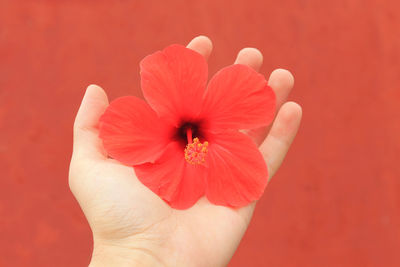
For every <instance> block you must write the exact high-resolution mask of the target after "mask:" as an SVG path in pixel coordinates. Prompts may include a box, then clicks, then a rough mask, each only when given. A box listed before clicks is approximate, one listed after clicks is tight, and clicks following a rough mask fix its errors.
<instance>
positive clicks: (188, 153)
mask: <svg viewBox="0 0 400 267" xmlns="http://www.w3.org/2000/svg"><path fill="white" fill-rule="evenodd" d="M207 147H208V142H207V141H205V142H204V143H200V141H199V138H197V137H196V138H193V143H191V144H187V145H186V148H185V159H186V161H187V162H189V163H190V164H202V163H204V162H205V157H206V155H207V151H208V149H207Z"/></svg>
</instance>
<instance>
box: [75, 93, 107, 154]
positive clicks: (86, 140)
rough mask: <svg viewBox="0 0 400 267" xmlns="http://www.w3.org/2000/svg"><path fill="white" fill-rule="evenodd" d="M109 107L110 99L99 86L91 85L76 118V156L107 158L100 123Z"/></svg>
mask: <svg viewBox="0 0 400 267" xmlns="http://www.w3.org/2000/svg"><path fill="white" fill-rule="evenodd" d="M107 107H108V98H107V95H106V93H105V92H104V90H103V89H102V88H101V87H99V86H97V85H89V86H88V88H87V89H86V93H85V95H84V97H83V100H82V103H81V106H80V108H79V110H78V114H77V115H76V118H75V123H74V145H73V151H74V155H77V154H78V155H84V156H86V157H92V158H106V153H105V151H104V149H103V145H102V143H101V140H100V138H99V130H98V123H99V119H100V116H101V115H102V114H103V113H104V111H105V110H106V108H107Z"/></svg>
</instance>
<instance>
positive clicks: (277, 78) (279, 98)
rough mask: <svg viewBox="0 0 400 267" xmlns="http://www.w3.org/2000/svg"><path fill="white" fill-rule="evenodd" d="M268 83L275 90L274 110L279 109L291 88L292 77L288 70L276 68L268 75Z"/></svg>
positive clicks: (292, 83)
mask: <svg viewBox="0 0 400 267" xmlns="http://www.w3.org/2000/svg"><path fill="white" fill-rule="evenodd" d="M268 85H269V86H270V87H271V88H272V89H273V90H274V92H275V95H276V110H279V108H280V107H281V106H282V104H283V103H284V102H285V101H286V98H287V97H288V95H289V93H290V91H291V90H292V88H293V85H294V77H293V75H292V74H291V73H290V71H288V70H284V69H276V70H274V71H273V72H272V73H271V75H270V76H269V79H268Z"/></svg>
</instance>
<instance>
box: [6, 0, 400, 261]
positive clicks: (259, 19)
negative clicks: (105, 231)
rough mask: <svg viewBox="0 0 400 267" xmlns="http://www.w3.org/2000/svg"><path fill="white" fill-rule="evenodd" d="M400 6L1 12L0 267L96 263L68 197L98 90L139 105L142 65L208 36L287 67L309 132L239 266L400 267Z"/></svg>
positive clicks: (293, 1) (269, 197) (218, 51)
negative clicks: (75, 139)
mask: <svg viewBox="0 0 400 267" xmlns="http://www.w3.org/2000/svg"><path fill="white" fill-rule="evenodd" d="M399 10H400V4H399V2H398V1H395V0H392V1H389V0H388V1H382V0H337V1H336V0H335V1H321V0H279V1H272V0H268V1H262V0H259V1H216V0H209V1H184V0H181V1H24V2H22V1H21V2H18V1H11V0H1V1H0V137H1V138H0V170H1V173H0V174H1V176H0V179H1V180H0V266H85V265H87V264H88V262H89V259H90V253H91V233H90V229H89V227H88V225H87V222H86V220H85V218H84V216H83V214H82V212H81V210H80V208H79V206H78V204H77V202H76V201H75V200H74V198H73V196H72V194H71V193H70V191H69V189H68V182H67V175H68V165H69V160H70V156H71V143H72V124H73V119H74V116H75V113H76V111H77V108H78V106H79V104H80V101H81V98H82V96H83V93H84V90H85V88H86V86H87V85H88V84H90V83H96V84H99V85H101V86H102V87H103V88H105V89H106V91H107V93H108V94H109V97H110V98H111V99H114V98H115V97H117V96H122V95H127V94H136V95H139V94H140V92H139V74H138V70H139V69H138V63H139V61H140V60H141V59H142V58H143V57H144V56H146V55H148V54H150V53H152V52H154V51H156V50H159V49H162V48H163V47H165V46H167V45H169V44H172V43H182V44H186V43H187V42H188V41H190V39H191V38H192V37H194V36H196V35H199V34H205V35H208V36H210V37H211V39H212V40H213V42H214V47H215V49H214V53H213V55H212V56H211V58H210V61H209V63H210V72H211V73H215V72H216V71H217V70H218V69H220V68H221V67H223V66H225V65H228V64H231V63H232V61H233V60H234V57H235V55H236V53H237V52H238V51H239V50H240V49H241V48H242V47H245V46H254V47H258V48H259V49H260V50H261V51H262V52H263V54H264V57H265V63H264V66H263V68H262V73H264V74H269V73H270V72H271V71H272V70H273V69H274V68H277V67H283V68H287V69H290V70H291V71H292V72H293V74H294V75H295V77H296V85H295V89H294V91H293V94H292V95H291V99H292V100H295V101H297V102H299V103H301V105H302V106H303V109H304V117H303V124H302V127H301V129H300V131H299V135H298V137H297V139H296V141H295V142H294V144H293V147H292V149H291V151H290V152H289V154H288V156H287V159H286V161H285V164H284V165H283V167H282V168H281V170H280V171H279V172H278V173H277V175H276V176H275V177H274V179H273V180H272V182H271V184H270V185H269V187H268V188H267V190H266V193H265V195H264V196H263V198H262V199H261V201H260V203H259V205H258V208H257V210H256V212H255V216H254V219H253V221H252V223H251V225H250V227H249V230H248V232H247V234H246V236H245V237H244V240H243V242H242V243H241V245H240V247H239V249H238V251H237V253H236V255H235V256H234V257H233V260H232V262H231V266H277V267H279V266H285V267H290V266H307V267H314V266H315V267H321V266H324V267H330V266H340V267H347V266H348V267H354V266H385V267H391V266H400V256H399V250H400V175H399V174H400V171H399V162H398V160H399V157H398V155H399V148H400V135H399V134H400V129H399V121H400V120H399V115H400V110H399V100H400V70H399V66H400V65H399V63H400V30H399V29H400V17H399V14H398V11H399Z"/></svg>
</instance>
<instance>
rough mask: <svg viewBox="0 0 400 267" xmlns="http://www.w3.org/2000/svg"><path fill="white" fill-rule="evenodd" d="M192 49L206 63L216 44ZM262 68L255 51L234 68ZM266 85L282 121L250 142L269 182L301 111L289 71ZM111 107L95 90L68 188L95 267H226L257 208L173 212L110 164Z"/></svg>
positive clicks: (244, 53) (77, 130) (196, 43)
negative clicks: (106, 120)
mask: <svg viewBox="0 0 400 267" xmlns="http://www.w3.org/2000/svg"><path fill="white" fill-rule="evenodd" d="M187 47H188V48H190V49H193V50H195V51H197V52H199V53H200V54H202V55H203V56H204V57H205V58H206V59H207V58H208V57H209V55H210V53H211V50H212V43H211V41H210V40H209V39H208V38H207V37H205V36H199V37H196V38H194V39H193V40H192V41H191V42H190V43H189V44H188V46H187ZM262 61H263V58H262V54H261V53H260V52H259V51H258V50H257V49H255V48H244V49H242V50H241V51H240V52H239V53H238V55H237V58H236V60H235V63H240V64H246V65H248V66H250V67H252V68H254V69H255V70H257V71H258V70H259V69H260V67H261V65H262ZM268 83H269V85H270V86H271V87H272V88H273V89H274V91H275V93H276V96H277V110H278V112H277V116H276V118H275V121H274V123H273V125H272V127H270V128H262V129H255V130H252V131H249V132H248V134H249V135H250V136H251V137H252V138H253V139H254V140H255V141H256V142H257V144H259V148H260V151H261V152H262V154H263V156H264V158H265V161H266V163H267V166H268V170H269V174H270V177H269V179H271V177H272V176H273V175H274V174H275V172H276V171H277V170H278V168H279V166H280V165H281V163H282V161H283V159H284V157H285V155H286V152H287V151H288V149H289V147H290V144H291V143H292V141H293V139H294V137H295V135H296V132H297V130H298V128H299V125H300V120H301V115H302V111H301V107H300V106H299V105H298V104H296V103H294V102H286V98H287V96H288V94H289V92H290V91H291V89H292V87H293V83H294V78H293V76H292V75H291V74H290V72H289V71H287V70H283V69H277V70H274V71H273V72H272V73H271V75H270V77H269V80H268ZM108 104H109V102H108V99H107V95H106V93H105V92H104V90H103V89H101V88H100V87H99V86H96V85H90V86H89V87H88V88H87V90H86V93H85V96H84V98H83V100H82V104H81V106H80V108H79V111H78V114H77V116H76V119H75V124H74V145H73V155H72V159H71V164H70V174H69V185H70V188H71V191H72V192H73V194H74V196H75V197H76V199H77V200H78V202H79V204H80V206H81V208H82V210H83V212H84V214H85V216H86V218H87V220H88V222H89V225H90V227H91V229H92V232H93V240H94V249H93V255H92V259H91V263H90V266H91V267H95V266H137V265H139V266H226V265H227V264H228V262H229V260H230V259H231V257H232V256H233V254H234V252H235V250H236V249H237V246H238V245H239V242H240V240H241V239H242V237H243V234H244V233H245V231H246V229H247V227H248V224H249V222H250V219H251V217H252V214H253V210H254V208H255V205H256V203H252V204H250V205H248V206H246V207H243V208H240V209H231V208H227V207H222V206H215V205H213V204H210V203H209V202H208V200H207V199H206V198H204V197H203V198H201V199H200V200H199V201H198V203H197V204H195V205H194V206H193V207H191V208H190V209H187V210H174V209H171V208H170V207H169V206H168V205H167V204H166V203H165V202H164V201H162V200H161V199H160V198H159V197H158V196H157V195H155V194H154V193H153V192H151V191H150V190H149V189H148V188H147V187H145V186H144V185H142V184H141V183H140V181H139V180H138V179H137V178H136V176H135V173H134V170H133V168H132V167H130V166H124V165H122V164H120V163H119V162H117V161H115V160H113V159H110V158H108V157H107V154H106V152H105V151H104V148H103V146H102V143H101V140H100V139H99V137H98V121H99V117H100V116H101V115H102V114H103V112H104V111H105V109H106V108H107V106H108Z"/></svg>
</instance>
